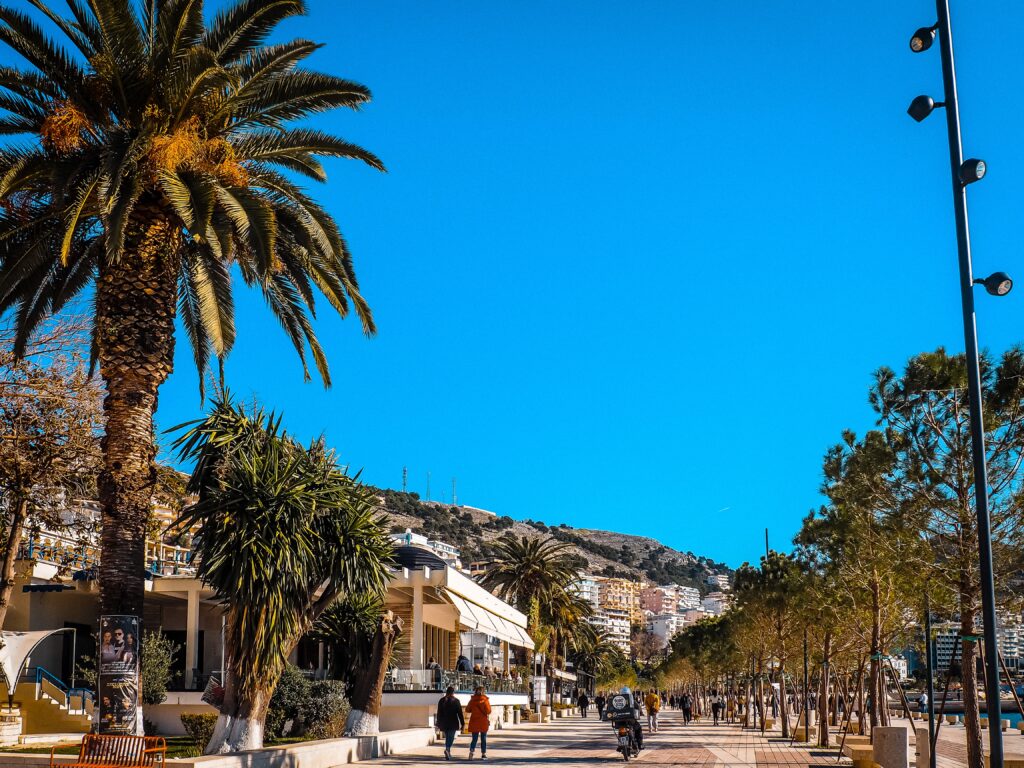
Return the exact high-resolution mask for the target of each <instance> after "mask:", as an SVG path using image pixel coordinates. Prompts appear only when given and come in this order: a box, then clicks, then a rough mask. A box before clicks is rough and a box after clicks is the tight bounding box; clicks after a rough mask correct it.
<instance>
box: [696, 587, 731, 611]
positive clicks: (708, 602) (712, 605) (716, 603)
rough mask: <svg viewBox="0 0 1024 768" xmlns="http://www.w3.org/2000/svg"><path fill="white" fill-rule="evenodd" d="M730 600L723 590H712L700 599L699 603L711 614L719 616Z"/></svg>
mask: <svg viewBox="0 0 1024 768" xmlns="http://www.w3.org/2000/svg"><path fill="white" fill-rule="evenodd" d="M731 602H732V598H731V597H730V596H729V595H727V594H725V593H724V592H712V593H710V594H709V595H708V596H707V597H705V598H704V599H703V600H702V601H701V605H702V606H703V607H704V610H705V611H707V612H708V613H710V614H711V615H713V616H720V615H721V614H722V613H724V612H725V609H726V608H728V607H729V603H731Z"/></svg>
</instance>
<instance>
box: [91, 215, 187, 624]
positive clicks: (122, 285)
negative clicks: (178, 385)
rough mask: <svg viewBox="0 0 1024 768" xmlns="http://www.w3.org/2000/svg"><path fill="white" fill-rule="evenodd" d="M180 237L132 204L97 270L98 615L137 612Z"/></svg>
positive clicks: (170, 351) (169, 360)
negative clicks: (111, 256) (101, 425)
mask: <svg viewBox="0 0 1024 768" xmlns="http://www.w3.org/2000/svg"><path fill="white" fill-rule="evenodd" d="M179 239H180V233H179V232H178V231H177V230H176V229H175V228H174V227H173V226H172V225H171V224H170V223H169V222H168V221H167V220H166V219H165V218H164V217H163V216H162V214H161V212H160V209H159V208H155V207H146V206H145V204H143V203H140V205H139V206H138V208H137V209H136V212H135V214H134V215H133V218H132V221H131V222H130V223H129V225H128V231H127V234H126V240H125V252H124V254H123V255H122V257H121V259H120V260H119V261H118V262H117V263H115V264H110V263H107V262H106V261H104V262H103V263H102V266H101V267H100V273H99V281H98V283H97V287H96V345H97V352H98V358H99V369H100V374H101V375H102V377H103V380H104V382H105V383H106V388H107V396H106V398H105V399H104V401H103V410H104V414H105V416H106V431H105V434H104V436H103V441H102V449H103V470H102V471H101V472H100V476H99V478H98V490H99V501H100V505H101V508H102V531H101V536H100V566H99V587H100V595H99V603H100V613H101V614H107V615H111V614H113V615H117V614H123V615H130V616H139V617H141V616H142V602H143V595H144V584H145V582H144V578H143V569H144V568H145V552H146V521H147V519H148V517H149V515H150V510H151V507H152V497H153V488H154V485H155V483H156V468H155V465H154V457H155V455H156V446H155V442H154V439H153V414H154V412H155V411H156V405H157V390H158V389H159V387H160V385H161V384H163V382H164V381H165V380H166V379H167V377H168V376H169V375H170V373H171V370H172V369H173V366H174V316H175V311H176V303H177V273H178V264H179V256H178V241H179Z"/></svg>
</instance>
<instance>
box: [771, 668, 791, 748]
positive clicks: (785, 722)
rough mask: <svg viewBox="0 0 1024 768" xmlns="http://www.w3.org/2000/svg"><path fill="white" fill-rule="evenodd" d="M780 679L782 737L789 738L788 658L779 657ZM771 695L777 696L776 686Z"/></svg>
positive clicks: (778, 673)
mask: <svg viewBox="0 0 1024 768" xmlns="http://www.w3.org/2000/svg"><path fill="white" fill-rule="evenodd" d="M777 675H778V678H779V719H780V720H781V721H782V736H783V737H784V738H789V735H790V731H789V707H788V706H787V704H786V699H787V698H788V697H787V696H786V657H785V656H779V668H778V672H777ZM771 695H772V696H774V695H775V688H774V686H773V687H772V689H771Z"/></svg>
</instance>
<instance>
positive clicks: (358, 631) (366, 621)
mask: <svg viewBox="0 0 1024 768" xmlns="http://www.w3.org/2000/svg"><path fill="white" fill-rule="evenodd" d="M383 607H384V602H383V600H382V599H381V597H380V595H376V594H373V593H362V594H359V593H356V594H351V595H346V596H345V597H343V598H342V599H340V600H338V601H337V602H336V603H334V605H332V606H331V607H330V608H328V609H327V610H326V611H324V613H322V614H321V615H320V617H319V618H318V619H317V620H316V623H315V624H314V625H313V630H312V632H311V633H310V637H311V638H313V639H314V640H319V641H321V642H324V643H326V644H327V646H328V648H329V649H330V658H331V676H332V677H334V678H335V679H337V680H340V681H342V683H343V684H344V686H345V696H346V697H347V698H348V697H351V696H352V693H353V692H354V689H355V685H356V681H357V680H358V679H359V676H360V675H361V674H362V673H363V672H364V671H365V670H366V669H367V668H368V667H369V665H370V658H371V651H372V645H373V636H374V633H375V632H376V629H377V625H378V622H379V619H380V614H381V611H382V610H383Z"/></svg>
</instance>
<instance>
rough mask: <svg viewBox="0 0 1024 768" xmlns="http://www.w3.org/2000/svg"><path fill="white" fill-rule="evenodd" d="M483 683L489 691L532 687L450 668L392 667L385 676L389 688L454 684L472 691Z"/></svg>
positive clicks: (425, 688)
mask: <svg viewBox="0 0 1024 768" xmlns="http://www.w3.org/2000/svg"><path fill="white" fill-rule="evenodd" d="M481 685H482V686H483V687H484V690H485V691H487V692H488V693H523V694H525V693H527V692H528V691H529V690H530V685H529V682H527V681H525V680H516V679H515V678H512V679H509V678H502V677H490V676H487V675H474V674H473V673H472V672H456V671H454V670H447V669H392V670H389V671H388V675H387V677H386V678H385V680H384V690H385V691H444V690H445V689H446V688H448V686H452V687H453V688H455V690H456V691H457V692H459V693H472V692H473V691H474V690H476V688H477V687H478V686H481Z"/></svg>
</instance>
